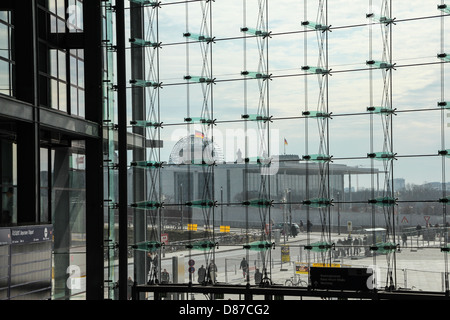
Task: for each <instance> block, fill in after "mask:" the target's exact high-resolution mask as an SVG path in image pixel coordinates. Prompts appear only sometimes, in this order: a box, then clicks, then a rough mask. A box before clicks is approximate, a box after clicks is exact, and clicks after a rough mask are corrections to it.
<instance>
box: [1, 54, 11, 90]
mask: <svg viewBox="0 0 450 320" xmlns="http://www.w3.org/2000/svg"><path fill="white" fill-rule="evenodd" d="M10 81H11V79H10V64H9V63H8V62H7V61H4V60H0V93H2V94H6V95H9V94H10V92H11V84H10Z"/></svg>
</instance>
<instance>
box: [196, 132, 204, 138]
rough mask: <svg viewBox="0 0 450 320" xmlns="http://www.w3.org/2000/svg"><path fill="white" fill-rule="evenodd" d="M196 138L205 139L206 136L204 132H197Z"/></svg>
mask: <svg viewBox="0 0 450 320" xmlns="http://www.w3.org/2000/svg"><path fill="white" fill-rule="evenodd" d="M195 137H196V138H202V139H203V138H204V137H205V135H204V134H203V132H201V131H197V130H195Z"/></svg>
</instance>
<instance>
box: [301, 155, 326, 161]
mask: <svg viewBox="0 0 450 320" xmlns="http://www.w3.org/2000/svg"><path fill="white" fill-rule="evenodd" d="M331 158H333V156H330V155H327V154H310V155H305V156H302V159H303V160H306V161H317V162H328V161H331Z"/></svg>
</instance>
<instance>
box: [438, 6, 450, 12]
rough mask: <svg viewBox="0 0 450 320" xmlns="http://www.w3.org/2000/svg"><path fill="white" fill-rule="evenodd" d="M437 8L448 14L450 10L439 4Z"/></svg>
mask: <svg viewBox="0 0 450 320" xmlns="http://www.w3.org/2000/svg"><path fill="white" fill-rule="evenodd" d="M437 8H438V10H441V11H442V12H444V13H450V8H449V7H448V6H447V5H446V4H439V5H438V6H437Z"/></svg>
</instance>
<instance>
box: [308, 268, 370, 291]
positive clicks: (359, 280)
mask: <svg viewBox="0 0 450 320" xmlns="http://www.w3.org/2000/svg"><path fill="white" fill-rule="evenodd" d="M372 275H373V271H372V269H370V268H325V267H311V268H310V276H311V285H312V287H313V288H314V289H329V290H356V291H368V290H370V289H372V288H373V286H372V278H371V276H372Z"/></svg>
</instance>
